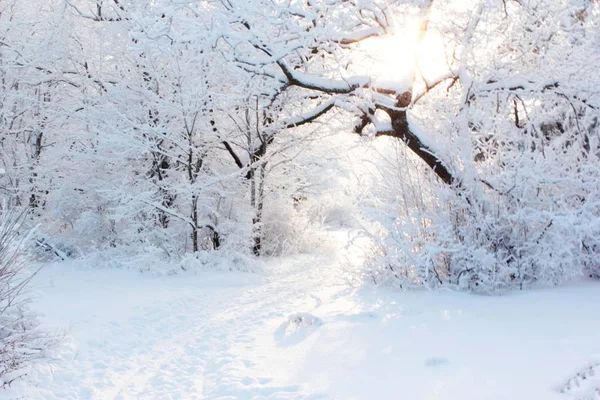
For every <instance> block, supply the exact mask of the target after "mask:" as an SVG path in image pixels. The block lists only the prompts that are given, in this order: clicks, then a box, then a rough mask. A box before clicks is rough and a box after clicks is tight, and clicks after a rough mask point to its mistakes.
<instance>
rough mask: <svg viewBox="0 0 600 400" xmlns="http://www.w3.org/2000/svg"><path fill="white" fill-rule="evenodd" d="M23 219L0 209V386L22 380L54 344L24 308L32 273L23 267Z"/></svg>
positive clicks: (14, 213)
mask: <svg viewBox="0 0 600 400" xmlns="http://www.w3.org/2000/svg"><path fill="white" fill-rule="evenodd" d="M23 219H24V214H22V213H17V212H14V211H11V210H7V209H6V208H4V209H0V386H6V385H10V384H11V383H12V382H13V381H15V380H16V379H19V378H21V377H23V376H24V375H25V374H26V373H27V368H28V367H30V366H31V364H32V363H33V362H34V361H35V360H39V359H41V358H43V357H44V355H45V351H47V350H48V349H49V348H50V347H51V346H52V345H53V344H54V339H53V338H52V337H50V336H49V335H48V334H47V333H45V332H44V331H42V330H40V329H39V327H38V325H39V323H38V321H37V319H36V317H35V315H34V314H32V312H31V311H30V310H29V308H28V297H27V295H26V293H25V289H26V286H27V284H28V283H29V282H30V280H31V278H32V277H33V276H34V275H35V272H31V271H28V270H27V267H26V256H25V254H24V248H25V239H26V237H24V236H23V235H22V234H23V232H22V230H21V227H22V226H21V224H22V221H23Z"/></svg>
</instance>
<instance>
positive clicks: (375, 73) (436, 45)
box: [360, 19, 448, 83]
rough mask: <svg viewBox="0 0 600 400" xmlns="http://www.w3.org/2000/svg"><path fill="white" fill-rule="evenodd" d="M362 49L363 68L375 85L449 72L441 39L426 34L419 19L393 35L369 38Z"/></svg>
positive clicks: (407, 23)
mask: <svg viewBox="0 0 600 400" xmlns="http://www.w3.org/2000/svg"><path fill="white" fill-rule="evenodd" d="M361 47H362V49H363V52H364V55H362V56H361V57H363V58H362V59H361V60H360V65H361V69H362V70H364V71H365V72H366V73H367V74H368V75H369V76H371V77H372V78H373V79H374V80H375V81H376V82H392V83H393V82H398V83H400V82H411V83H412V82H414V81H415V79H417V78H418V79H427V80H432V79H435V77H437V76H440V75H442V74H444V73H446V72H447V71H448V65H447V62H446V58H445V51H444V43H443V40H442V38H441V36H440V35H439V34H437V33H436V32H433V31H431V30H428V31H427V32H425V33H424V34H423V33H422V32H421V21H419V20H417V19H414V20H410V21H408V22H406V23H405V24H404V25H403V26H401V27H398V28H396V29H394V30H393V32H392V33H390V34H387V35H385V36H379V37H373V38H370V39H367V40H365V41H364V42H363V44H362V46H361Z"/></svg>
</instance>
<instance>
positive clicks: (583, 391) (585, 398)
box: [556, 361, 600, 400]
mask: <svg viewBox="0 0 600 400" xmlns="http://www.w3.org/2000/svg"><path fill="white" fill-rule="evenodd" d="M556 389H557V390H558V392H560V393H562V394H563V395H566V396H569V398H571V399H574V400H600V361H595V362H591V363H589V364H588V366H587V367H585V368H582V369H580V370H579V371H577V372H575V373H574V374H573V375H571V376H570V377H569V378H568V379H567V380H566V381H565V382H564V383H562V384H561V385H559V386H558V387H557V388H556Z"/></svg>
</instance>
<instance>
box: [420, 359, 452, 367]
mask: <svg viewBox="0 0 600 400" xmlns="http://www.w3.org/2000/svg"><path fill="white" fill-rule="evenodd" d="M449 363H450V361H448V359H447V358H444V357H429V358H428V359H426V360H425V363H424V364H425V366H426V367H439V366H442V365H447V364H449Z"/></svg>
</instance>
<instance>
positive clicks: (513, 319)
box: [0, 232, 600, 400]
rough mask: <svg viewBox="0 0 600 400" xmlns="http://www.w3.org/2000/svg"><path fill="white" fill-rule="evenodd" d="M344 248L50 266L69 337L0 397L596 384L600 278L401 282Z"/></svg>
mask: <svg viewBox="0 0 600 400" xmlns="http://www.w3.org/2000/svg"><path fill="white" fill-rule="evenodd" d="M332 235H334V236H335V237H336V238H337V239H338V240H340V243H342V242H343V241H344V239H345V238H346V234H345V233H343V232H338V233H334V234H332ZM346 258H348V259H349V260H352V261H353V262H356V261H358V260H359V258H360V251H359V249H358V248H353V247H350V248H347V247H344V246H342V245H340V246H339V251H338V253H337V254H329V255H318V256H317V255H313V256H302V257H300V256H298V257H293V258H287V259H283V260H282V259H277V260H272V261H271V262H269V263H268V264H269V265H268V266H267V268H266V271H265V272H264V274H262V275H260V276H258V275H253V274H241V273H198V274H197V275H180V276H162V277H154V276H150V275H147V274H146V275H144V274H140V273H137V272H134V271H127V270H115V269H89V268H85V266H82V265H77V264H71V265H69V264H65V263H63V264H53V265H49V266H47V267H46V268H45V269H44V270H43V272H42V273H41V275H39V276H38V277H37V278H36V279H37V280H36V281H35V286H36V288H37V290H38V292H39V295H38V297H37V299H36V301H35V303H34V308H35V309H36V310H37V311H39V312H41V313H43V314H44V317H43V321H44V325H45V326H46V327H49V328H50V327H53V328H58V329H60V330H63V331H65V332H66V338H65V341H64V344H63V346H62V347H61V348H60V349H59V351H58V352H57V353H58V354H57V357H56V359H54V360H52V362H51V365H50V366H47V365H46V366H44V365H42V366H40V367H39V368H37V369H36V370H35V371H32V373H31V374H30V375H29V376H28V378H27V381H21V382H19V383H18V384H16V385H14V386H13V387H12V388H9V389H8V390H6V391H5V392H0V398H3V399H4V398H8V399H13V398H15V399H16V398H24V399H27V400H35V399H44V400H52V399H61V400H67V399H342V400H351V399H365V400H366V399H407V400H419V399H440V400H441V399H452V400H469V399H473V400H475V399H476V400H481V399H486V400H496V399H497V400H500V399H502V400H507V399H511V400H521V399H522V400H546V399H548V400H552V399H556V400H560V399H564V400H569V399H571V400H573V399H578V400H579V399H581V400H583V399H584V398H586V399H587V398H594V397H589V396H594V391H595V390H597V389H598V388H600V380H599V378H598V376H599V375H600V367H599V365H600V357H599V356H600V340H599V338H600V336H599V334H598V332H600V308H599V307H598V304H600V284H598V283H593V282H585V283H581V284H578V285H575V286H571V287H563V288H560V289H553V290H551V289H545V290H532V291H527V292H516V293H512V294H509V295H506V296H503V297H483V296H475V295H470V294H464V293H455V292H445V291H437V292H426V291H423V292H397V291H391V290H386V289H382V288H370V287H366V288H365V287H364V286H363V287H362V288H361V287H358V286H353V285H351V282H353V280H352V279H351V277H352V267H350V263H348V262H347V261H344V260H345V259H346ZM586 396H587V397H586Z"/></svg>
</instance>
